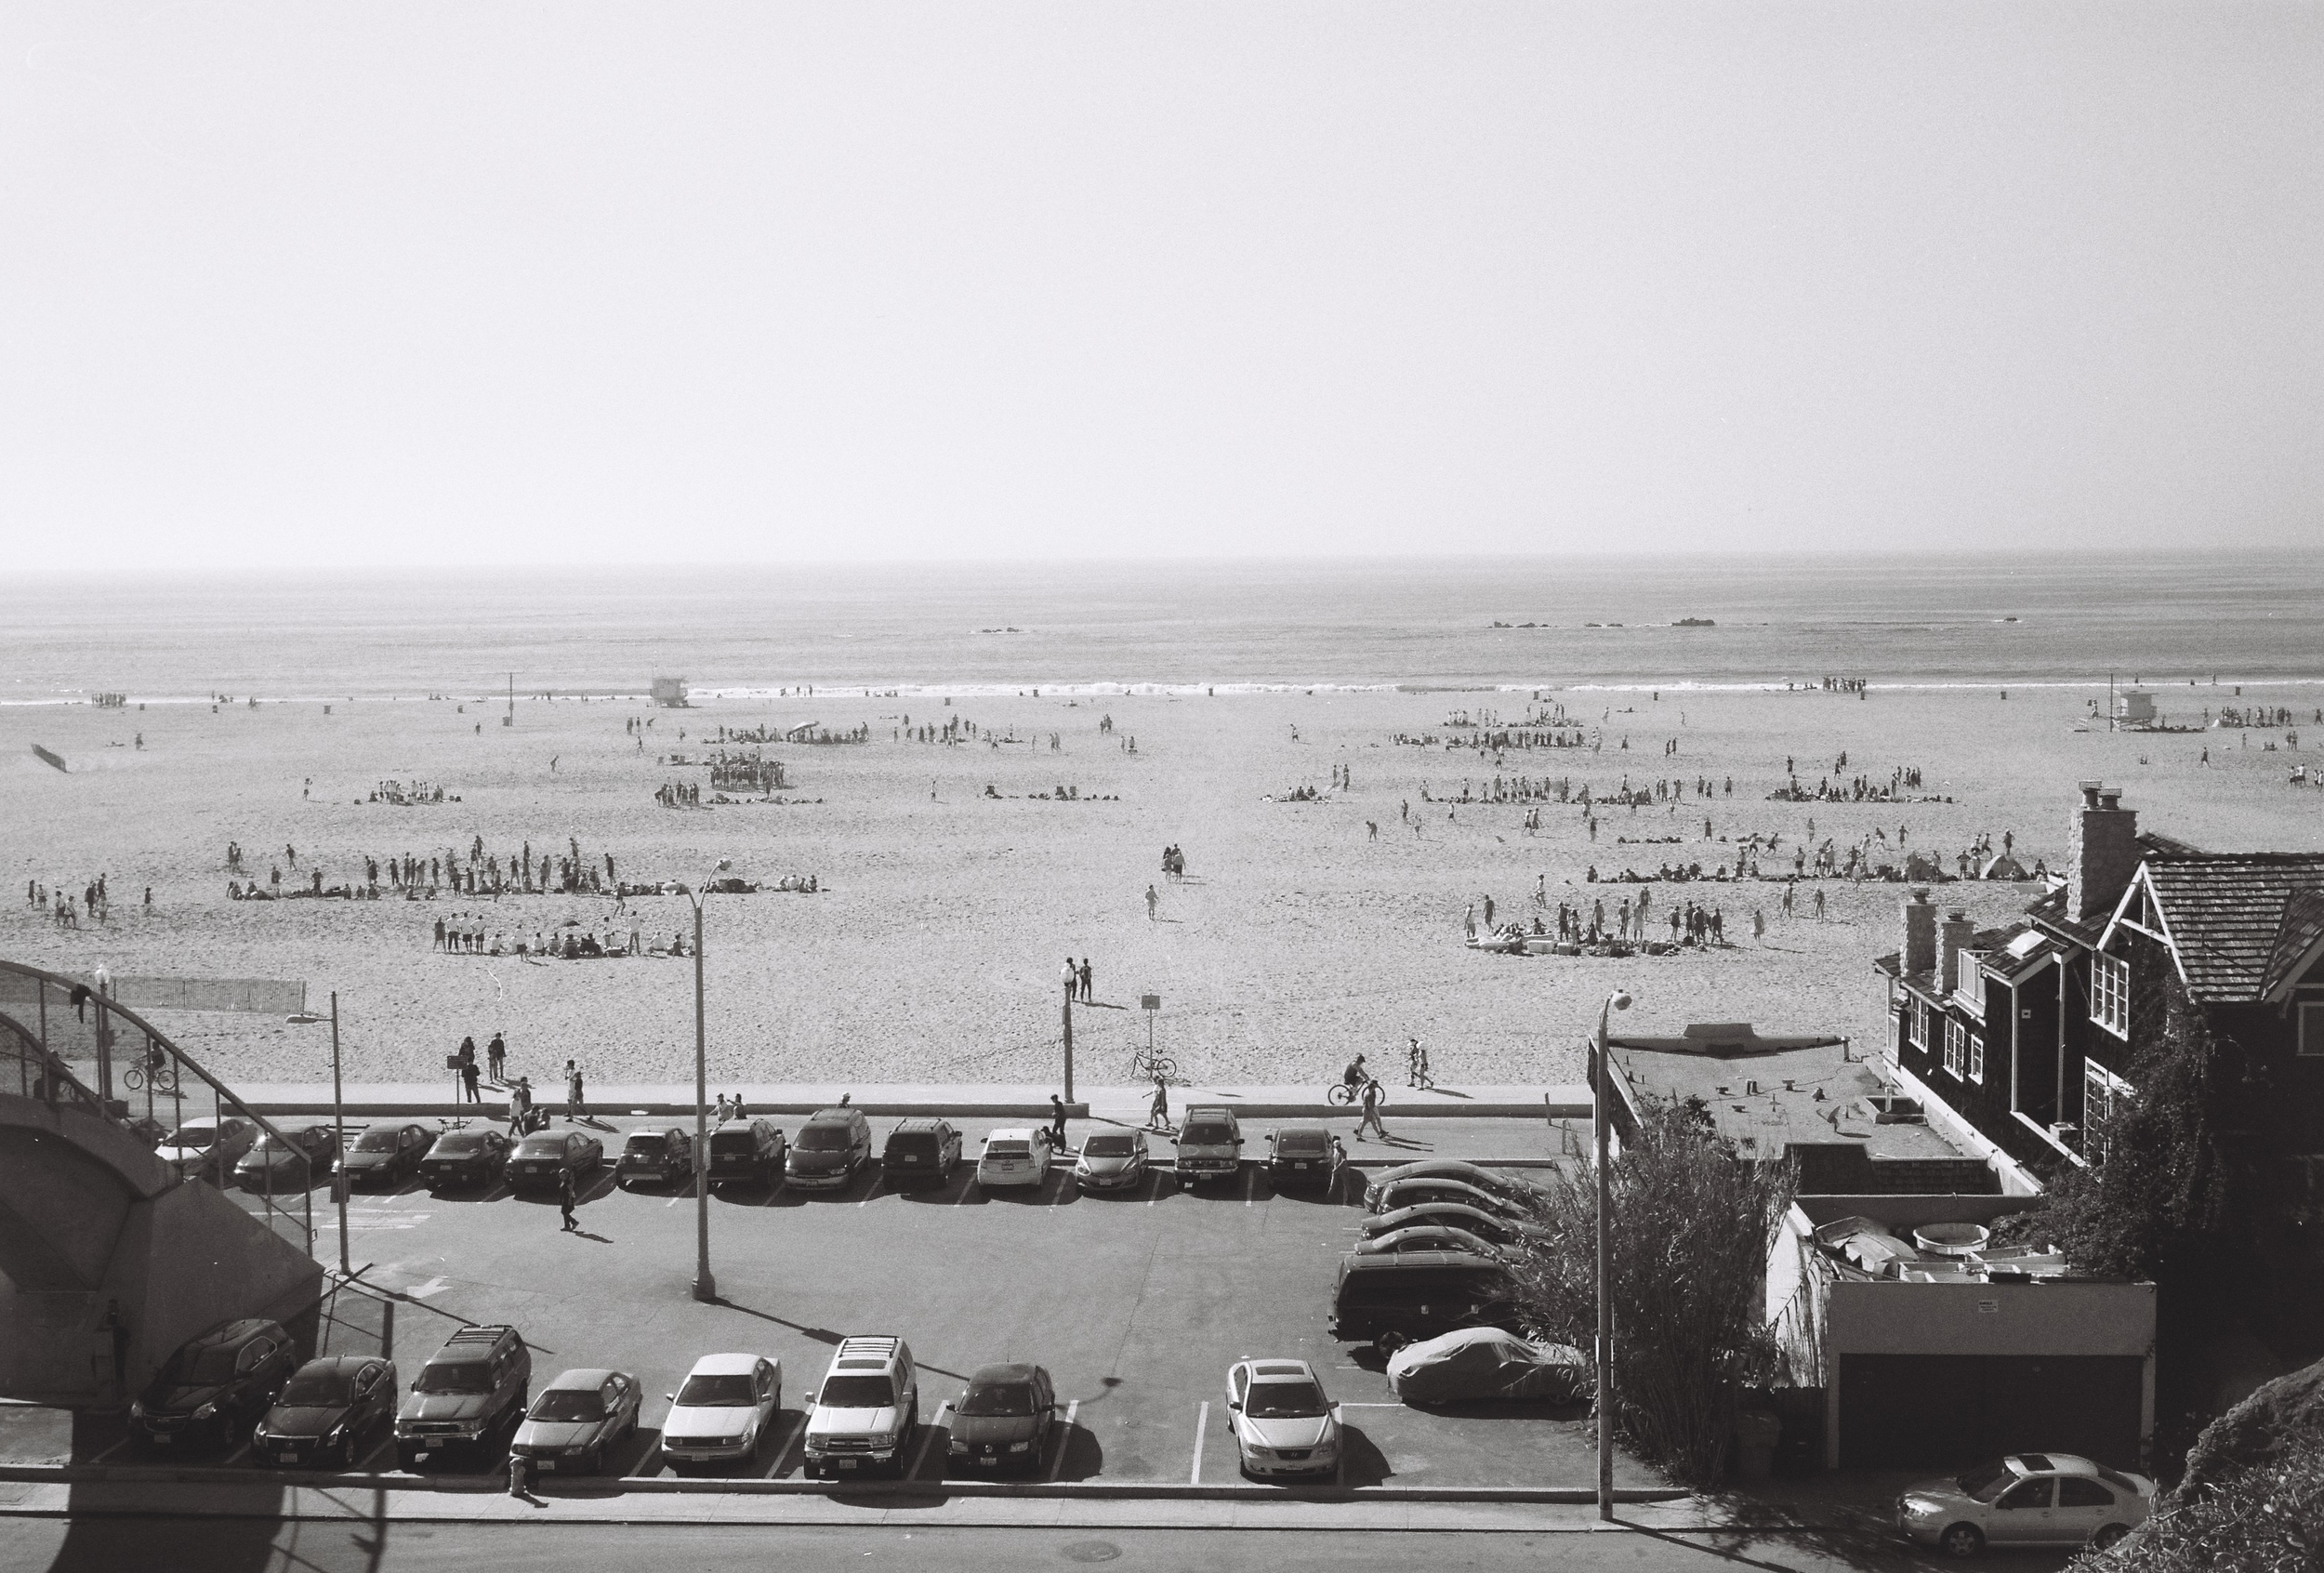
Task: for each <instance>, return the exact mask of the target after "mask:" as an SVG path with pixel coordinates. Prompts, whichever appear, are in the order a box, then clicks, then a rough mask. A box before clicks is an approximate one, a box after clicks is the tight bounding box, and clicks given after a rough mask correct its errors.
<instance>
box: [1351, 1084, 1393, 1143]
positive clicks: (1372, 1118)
mask: <svg viewBox="0 0 2324 1573" xmlns="http://www.w3.org/2000/svg"><path fill="white" fill-rule="evenodd" d="M1367 1130H1369V1131H1372V1132H1374V1133H1375V1134H1377V1135H1378V1136H1379V1137H1380V1140H1381V1141H1383V1142H1385V1141H1387V1140H1388V1128H1387V1127H1386V1126H1384V1125H1382V1124H1380V1078H1379V1077H1365V1078H1364V1117H1363V1118H1362V1119H1359V1120H1357V1121H1356V1122H1355V1139H1356V1140H1357V1141H1359V1142H1361V1141H1363V1140H1365V1136H1364V1132H1365V1131H1367Z"/></svg>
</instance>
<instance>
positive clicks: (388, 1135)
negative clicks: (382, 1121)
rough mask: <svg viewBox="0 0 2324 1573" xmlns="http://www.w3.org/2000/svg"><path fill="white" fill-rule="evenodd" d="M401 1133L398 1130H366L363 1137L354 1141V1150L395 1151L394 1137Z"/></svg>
mask: <svg viewBox="0 0 2324 1573" xmlns="http://www.w3.org/2000/svg"><path fill="white" fill-rule="evenodd" d="M402 1134H403V1132H401V1131H398V1130H366V1131H364V1132H363V1140H362V1141H360V1142H358V1143H355V1150H356V1151H357V1152H359V1153H391V1152H393V1151H395V1144H396V1139H397V1138H398V1137H399V1136H401V1135H402Z"/></svg>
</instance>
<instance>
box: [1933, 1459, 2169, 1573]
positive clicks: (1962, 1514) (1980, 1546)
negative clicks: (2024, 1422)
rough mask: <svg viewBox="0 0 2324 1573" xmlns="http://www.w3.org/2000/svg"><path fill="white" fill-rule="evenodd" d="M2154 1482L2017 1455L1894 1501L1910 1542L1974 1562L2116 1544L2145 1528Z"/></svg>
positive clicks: (2075, 1462) (2077, 1462)
mask: <svg viewBox="0 0 2324 1573" xmlns="http://www.w3.org/2000/svg"><path fill="white" fill-rule="evenodd" d="M2154 1501H2155V1483H2154V1482H2153V1481H2151V1480H2149V1479H2147V1478H2146V1476H2145V1475H2143V1474H2122V1473H2119V1472H2118V1471H2115V1470H2111V1469H2108V1468H2106V1466H2105V1465H2103V1464H2096V1463H2093V1462H2091V1461H2090V1460H2088V1459H2083V1458H2077V1457H2075V1456H2074V1455H2073V1454H2071V1453H2012V1454H2010V1455H2009V1456H2008V1457H2006V1458H2003V1459H2000V1460H1999V1461H1996V1462H1993V1463H1989V1464H1981V1465H1979V1466H1978V1467H1977V1468H1975V1469H1973V1470H1971V1471H1970V1472H1969V1473H1968V1474H1962V1475H1958V1476H1956V1477H1954V1478H1952V1479H1949V1480H1923V1481H1921V1483H1920V1484H1918V1485H1916V1486H1908V1487H1905V1491H1904V1494H1903V1495H1902V1496H1900V1497H1898V1498H1897V1499H1896V1527H1897V1528H1898V1529H1900V1530H1902V1531H1903V1532H1904V1535H1905V1537H1906V1538H1907V1539H1908V1540H1918V1541H1920V1542H1921V1543H1922V1544H1923V1545H1932V1546H1942V1547H1944V1548H1945V1550H1946V1551H1947V1552H1948V1553H1950V1554H1952V1555H1954V1556H1974V1555H1976V1554H1977V1553H1979V1552H1981V1551H1983V1550H1985V1548H1986V1547H1987V1546H2080V1545H2093V1546H2097V1547H2099V1548H2100V1549H2102V1550H2103V1549H2104V1548H2106V1547H2107V1546H2110V1545H2112V1544H2114V1542H2115V1541H2117V1540H2120V1539H2121V1538H2122V1537H2123V1536H2124V1535H2127V1534H2129V1533H2130V1532H2131V1531H2132V1530H2133V1529H2134V1528H2136V1527H2138V1526H2140V1525H2141V1524H2144V1523H2146V1515H2147V1514H2148V1513H2149V1512H2151V1511H2152V1510H2153V1507H2154Z"/></svg>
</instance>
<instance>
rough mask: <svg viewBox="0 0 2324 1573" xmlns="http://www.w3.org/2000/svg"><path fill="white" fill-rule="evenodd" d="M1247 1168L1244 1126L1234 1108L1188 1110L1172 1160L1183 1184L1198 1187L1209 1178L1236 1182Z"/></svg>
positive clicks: (1173, 1167) (1172, 1166) (1209, 1107)
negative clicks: (1244, 1152)
mask: <svg viewBox="0 0 2324 1573" xmlns="http://www.w3.org/2000/svg"><path fill="white" fill-rule="evenodd" d="M1242 1167H1243V1128H1242V1126H1241V1124H1239V1123H1238V1122H1237V1121H1236V1120H1235V1111H1234V1110H1233V1109H1225V1108H1216V1107H1211V1106H1208V1105H1206V1106H1204V1107H1202V1108H1197V1109H1188V1110H1187V1111H1186V1121H1185V1123H1184V1124H1183V1125H1181V1126H1180V1127H1179V1129H1178V1154H1177V1157H1175V1158H1174V1159H1173V1160H1172V1162H1171V1168H1172V1169H1173V1170H1175V1171H1176V1172H1177V1175H1178V1179H1179V1183H1181V1184H1182V1185H1187V1186H1195V1185H1199V1184H1201V1183H1203V1182H1204V1181H1206V1180H1224V1181H1227V1182H1229V1183H1232V1182H1233V1181H1234V1179H1235V1175H1236V1174H1237V1173H1239V1172H1240V1171H1241V1170H1242Z"/></svg>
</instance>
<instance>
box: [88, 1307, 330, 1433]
mask: <svg viewBox="0 0 2324 1573" xmlns="http://www.w3.org/2000/svg"><path fill="white" fill-rule="evenodd" d="M297 1367H298V1351H297V1348H296V1347H295V1346H294V1345H293V1344H292V1343H291V1336H290V1334H289V1333H287V1332H285V1331H284V1330H283V1326H282V1324H281V1323H279V1322H270V1321H267V1320H266V1319H265V1318H263V1317H258V1316H250V1317H245V1318H244V1319H243V1320H241V1321H238V1322H221V1323H219V1324H218V1326H217V1327H214V1328H211V1329H210V1330H209V1331H208V1332H205V1333H204V1334H202V1335H201V1336H200V1337H199V1338H194V1339H189V1340H188V1341H187V1342H185V1343H184V1344H183V1345H182V1346H180V1347H179V1349H178V1352H177V1353H176V1354H175V1355H171V1356H170V1357H169V1360H168V1363H167V1364H165V1365H164V1366H163V1367H162V1368H161V1371H160V1373H159V1374H157V1375H156V1376H155V1377H154V1378H153V1381H152V1384H151V1385H150V1386H148V1387H147V1388H146V1390H145V1391H144V1393H142V1394H141V1395H139V1397H138V1400H137V1402H136V1403H134V1404H132V1405H130V1406H129V1427H130V1431H131V1433H132V1434H134V1435H137V1436H139V1437H141V1438H143V1439H144V1440H145V1441H147V1442H150V1443H152V1445H153V1446H155V1447H167V1448H170V1449H172V1450H173V1451H175V1450H178V1449H182V1448H186V1447H204V1446H209V1447H221V1446H223V1445H225V1444H226V1443H229V1442H231V1441H232V1440H233V1439H234V1437H235V1436H236V1435H237V1434H239V1433H240V1432H241V1430H242V1428H243V1427H244V1425H245V1424H247V1423H249V1422H250V1421H254V1420H256V1419H257V1417H258V1416H260V1415H262V1414H264V1413H266V1411H267V1409H268V1408H270V1407H271V1406H272V1404H273V1403H274V1395H276V1394H278V1393H280V1392H281V1391H282V1390H283V1383H284V1381H288V1380H289V1378H290V1374H291V1372H292V1371H294V1370H296V1369H297Z"/></svg>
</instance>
